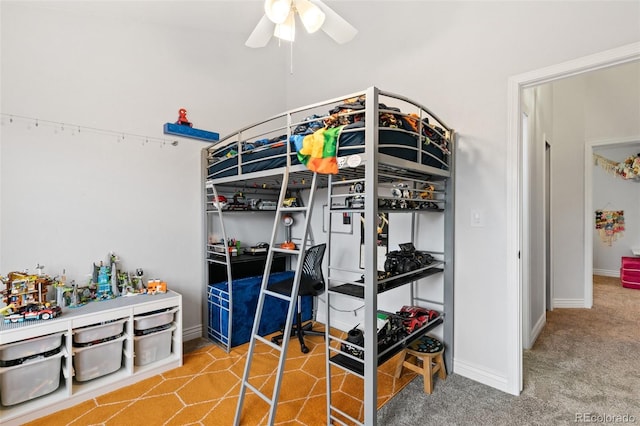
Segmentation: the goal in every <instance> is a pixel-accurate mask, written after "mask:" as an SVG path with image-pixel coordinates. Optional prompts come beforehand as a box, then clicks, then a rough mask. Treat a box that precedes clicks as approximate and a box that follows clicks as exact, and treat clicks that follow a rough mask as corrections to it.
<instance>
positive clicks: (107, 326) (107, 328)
mask: <svg viewBox="0 0 640 426" xmlns="http://www.w3.org/2000/svg"><path fill="white" fill-rule="evenodd" d="M126 321H127V319H126V318H123V319H119V320H116V321H111V322H106V323H103V324H98V325H90V326H88V327H82V328H76V329H74V330H73V342H74V343H89V342H95V341H98V340H102V339H106V338H109V337H114V336H118V335H120V334H122V331H123V330H124V323H125V322H126Z"/></svg>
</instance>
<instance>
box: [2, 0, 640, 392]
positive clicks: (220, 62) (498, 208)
mask: <svg viewBox="0 0 640 426" xmlns="http://www.w3.org/2000/svg"><path fill="white" fill-rule="evenodd" d="M112 3H114V4H116V5H117V4H121V3H122V2H112ZM164 4H165V2H157V3H149V4H147V5H146V7H149V8H150V7H152V6H151V5H153V7H155V6H156V5H164ZM181 4H183V3H181ZM184 4H185V5H187V6H185V7H187V8H190V7H194V8H195V7H198V5H200V6H199V7H202V8H203V10H206V12H207V13H200V14H197V13H196V14H194V17H195V18H199V19H196V21H198V22H200V21H201V20H204V18H207V20H208V21H209V22H210V23H211V24H210V25H209V27H208V28H207V29H206V30H204V29H200V30H198V31H196V30H188V29H186V28H185V27H188V26H189V24H190V22H189V21H188V20H187V21H184V20H182V21H179V20H177V18H176V22H175V24H176V25H178V24H179V25H180V26H181V27H182V28H180V29H179V30H177V29H172V28H171V26H170V25H167V26H164V27H153V26H152V25H146V24H145V22H146V21H144V20H143V21H140V22H137V23H136V24H135V25H127V24H126V23H125V20H124V19H121V20H115V21H114V20H108V19H107V18H105V19H102V18H99V17H92V18H89V17H82V18H77V17H75V16H72V14H71V13H70V12H69V13H64V14H63V13H56V12H55V11H47V12H45V11H34V10H31V9H30V8H27V7H26V6H15V5H13V4H7V3H6V2H3V3H2V9H3V10H2V11H3V16H2V19H3V21H2V36H3V37H2V43H3V44H2V55H3V56H2V67H3V68H2V84H3V93H2V111H3V112H12V113H16V114H17V113H22V114H25V115H30V116H42V117H43V118H44V117H45V116H46V118H49V119H53V120H59V121H73V122H77V123H79V124H84V125H94V126H96V127H98V126H100V127H106V128H115V129H118V130H122V131H129V132H136V133H143V134H149V133H152V132H155V131H157V129H158V128H159V127H160V125H161V123H162V122H165V121H170V120H172V119H173V116H174V114H175V110H176V109H177V108H179V107H181V106H186V107H187V108H188V109H189V110H190V113H191V114H192V115H191V119H192V120H193V121H194V122H195V123H196V124H198V125H201V126H202V127H204V128H209V129H212V130H219V131H221V132H222V133H225V130H229V129H230V128H233V127H236V126H237V125H240V124H246V123H247V122H252V121H254V118H253V117H255V119H257V118H258V117H260V118H261V117H265V116H269V115H271V114H272V113H275V112H277V111H278V110H279V109H281V107H282V106H283V105H286V106H288V107H294V106H299V105H303V104H306V103H311V102H316V101H318V100H319V99H324V98H329V97H334V96H340V95H341V94H342V93H350V92H353V91H355V90H359V89H362V88H364V87H367V86H370V85H377V86H379V87H381V88H382V89H384V90H389V91H392V92H397V93H401V94H404V95H407V96H410V97H412V98H414V99H416V100H418V101H420V102H422V103H423V104H425V105H427V106H428V107H429V108H431V109H432V110H433V111H434V112H436V113H437V114H438V115H439V116H440V117H441V118H442V119H443V120H444V121H445V122H446V123H447V124H448V125H450V126H452V127H454V128H455V129H456V130H457V131H458V132H459V139H458V150H457V154H458V157H457V160H458V162H457V188H456V198H457V200H456V202H457V204H456V249H455V256H456V270H455V273H456V289H455V305H456V307H455V308H456V314H455V320H454V324H455V343H454V344H455V346H454V347H455V350H454V357H455V361H454V362H455V370H456V372H457V373H458V374H463V375H465V376H467V377H471V378H473V379H475V380H479V381H481V382H483V383H487V384H489V385H491V386H495V387H496V388H499V389H503V390H510V389H513V386H510V381H513V380H515V378H513V377H510V374H512V372H513V369H511V368H510V364H509V359H511V358H510V354H508V353H507V352H508V351H507V341H508V338H509V336H507V333H508V330H509V329H510V327H509V324H508V321H507V308H508V306H507V291H508V289H509V288H510V287H509V286H516V285H518V283H516V282H507V279H506V274H507V272H506V269H507V268H506V260H505V259H506V258H507V257H509V256H513V255H514V253H506V250H505V247H506V246H507V241H509V239H510V238H512V237H513V236H511V235H508V233H507V231H506V227H505V220H506V208H507V206H506V199H507V195H506V192H507V184H506V179H505V176H506V175H505V170H506V161H507V159H506V156H505V151H506V149H505V148H506V146H507V144H508V143H515V141H507V140H506V135H507V123H506V119H507V114H506V112H507V102H506V100H507V80H508V77H509V76H512V75H516V74H519V73H523V72H526V71H529V70H533V69H538V68H541V67H545V66H549V65H552V64H556V63H559V62H562V61H566V60H570V59H574V58H577V57H581V56H584V55H588V54H591V53H595V52H599V51H603V50H606V49H610V48H613V47H617V46H621V45H624V44H628V43H631V42H635V41H638V40H640V28H638V25H637V16H638V13H639V12H640V9H639V8H640V5H638V3H636V2H616V1H602V2H588V3H584V2H534V1H532V2H446V1H443V2H432V1H424V2H422V1H407V2H399V1H380V2H367V3H366V5H365V4H364V2H362V1H351V2H346V1H345V2H342V1H340V2H337V1H336V2H331V5H332V6H333V7H334V8H335V9H336V10H338V11H339V13H341V14H342V15H343V16H344V17H345V18H346V19H347V20H349V21H350V22H351V23H353V25H354V26H356V27H357V28H358V29H359V31H360V32H359V34H358V36H357V37H356V39H355V40H353V42H351V43H349V44H347V45H343V46H338V45H336V44H335V43H333V42H332V41H331V40H330V39H328V37H326V36H325V35H324V34H323V33H319V34H318V35H314V36H304V35H302V34H301V36H300V37H299V40H298V41H297V42H296V43H295V45H294V50H293V61H294V62H293V69H294V73H293V74H292V75H291V74H287V73H286V72H285V70H284V68H285V67H283V66H282V65H283V63H282V58H283V57H288V52H284V49H283V50H280V51H279V50H278V48H277V46H275V45H274V44H273V43H272V44H271V45H270V46H269V47H268V48H266V49H263V50H257V51H253V50H251V51H248V50H247V49H244V48H243V47H242V43H243V42H244V39H245V38H246V37H247V35H248V33H249V32H250V30H251V29H252V28H253V26H254V25H255V23H256V22H257V21H258V19H259V17H260V14H261V12H260V10H259V9H260V8H261V6H260V2H257V1H256V2H192V3H189V2H184ZM249 4H251V6H252V7H256V8H257V10H256V11H255V12H251V11H249V7H248V6H249ZM158 7H160V6H158ZM214 12H215V13H214ZM9 13H10V16H7V15H8V14H9ZM209 13H211V14H209ZM180 16H183V15H180ZM27 18H28V19H29V20H35V22H34V23H30V22H28V19H27ZM195 18H194V19H195ZM222 21H224V22H222ZM53 23H58V24H59V28H58V29H54V28H52V25H53ZM172 24H173V22H172ZM198 28H202V27H198ZM94 31H96V32H97V34H96V36H95V37H94V36H92V34H93V33H94ZM185 46H187V47H185ZM74 51H79V55H82V56H81V57H80V56H79V55H74V54H71V53H70V52H74ZM284 54H287V56H284ZM287 69H288V66H287ZM42 70H46V72H43V71H42ZM59 82H61V83H64V84H60V83H59ZM8 85H11V90H9V91H8V92H7V93H5V91H6V90H7V89H6V87H7V86H8ZM69 87H70V89H69ZM245 97H249V98H250V99H252V100H255V102H253V101H252V102H245ZM144 101H149V102H144ZM245 107H248V108H249V110H248V112H247V114H248V115H247V116H245V117H240V116H239V111H240V110H241V108H245ZM246 117H252V118H251V119H249V120H246ZM2 129H3V130H2V132H3V134H4V132H5V130H4V129H5V127H3V128H2ZM554 130H555V129H554ZM554 137H556V139H557V135H555V132H554ZM41 143H42V144H44V143H45V141H42V142H41ZM187 144H188V143H187V142H185V144H184V145H182V144H181V145H180V150H185V152H184V154H183V155H184V161H187V162H189V163H190V161H191V160H190V159H189V158H193V157H195V154H194V155H193V157H191V155H192V151H196V150H197V147H196V146H192V147H191V148H187V146H191V145H187ZM4 146H5V142H4V137H3V142H2V151H3V152H2V162H3V163H2V166H3V168H2V172H1V173H2V176H1V177H2V186H3V192H2V212H1V214H2V216H1V217H2V224H1V226H2V229H1V231H2V238H1V244H2V252H1V253H0V254H1V255H2V258H1V263H0V269H1V270H3V271H5V270H8V269H10V268H14V267H16V268H17V267H26V266H30V265H31V264H33V263H35V262H38V261H40V262H43V263H45V264H46V263H47V262H50V261H49V259H42V258H39V259H36V258H34V256H32V255H31V254H30V252H27V251H22V252H20V253H19V254H18V255H13V254H11V255H10V256H11V261H9V260H5V253H7V252H8V251H9V250H10V248H11V247H12V246H14V245H16V244H18V245H19V244H20V243H19V242H18V241H17V239H18V238H26V237H28V238H35V236H36V232H35V230H33V229H32V224H33V223H32V222H31V221H29V222H26V223H22V222H19V223H18V224H16V223H14V222H10V221H9V220H8V216H7V215H9V214H11V215H12V216H11V217H12V218H15V217H17V214H15V213H12V212H13V211H14V210H13V209H15V207H12V206H8V203H9V202H15V203H17V204H22V203H25V202H26V201H27V200H33V199H35V198H36V196H37V189H35V188H24V191H22V192H19V191H17V190H16V191H13V192H12V195H19V198H18V199H9V198H8V197H7V194H6V191H7V190H6V188H8V187H9V186H13V185H18V187H20V185H21V183H20V182H19V181H18V178H17V177H14V176H13V175H10V174H9V173H8V171H7V170H6V169H5V167H8V166H5V165H7V164H9V163H11V162H14V161H16V157H14V156H13V155H12V156H11V157H9V155H8V154H6V153H5V152H4V151H5V149H4ZM18 148H19V147H18ZM163 149H164V148H163ZM146 151H149V152H151V153H153V151H152V150H150V149H147V150H146ZM134 152H135V151H134ZM163 152H164V151H163ZM178 152H182V151H178ZM150 155H153V154H150ZM181 155H182V154H181ZM26 156H27V155H26V154H25V157H26ZM18 158H19V157H18ZM135 158H136V159H141V158H143V156H142V155H141V154H138V155H137V156H136V157H135ZM83 159H84V160H85V161H91V160H95V157H94V156H93V155H92V153H86V154H85V155H84V156H83ZM73 166H74V165H73V164H68V163H65V164H60V168H61V169H63V170H64V171H63V173H64V174H65V176H67V178H68V179H69V180H70V181H71V182H73V180H72V177H73V176H76V175H75V174H73V173H72V172H71V171H67V170H71V169H73ZM193 167H194V168H196V167H198V166H197V165H195V164H194V165H193ZM11 171H12V172H13V171H15V168H12V169H11ZM181 173H185V174H187V177H185V181H184V186H181V187H180V188H179V187H178V186H179V185H178V184H177V183H176V184H172V185H169V187H168V188H166V197H167V198H169V199H172V200H174V199H175V200H176V201H178V202H181V201H185V205H184V206H181V207H182V208H181V209H180V210H179V211H176V216H175V217H173V218H172V219H173V221H172V222H171V221H167V220H165V219H166V217H164V216H163V217H161V218H158V219H149V220H151V221H152V222H150V224H151V225H153V227H151V228H149V230H148V231H146V232H145V233H144V234H143V235H141V237H140V240H141V241H145V240H147V239H150V238H151V237H153V235H155V234H156V233H157V232H158V229H161V230H162V231H161V232H165V230H166V229H167V228H173V230H172V234H171V235H172V236H175V235H178V234H180V235H182V237H180V238H179V241H178V240H175V239H173V240H172V241H171V242H172V244H175V245H178V246H182V247H187V246H189V247H192V246H197V247H199V246H200V244H201V237H200V235H201V233H202V224H201V219H200V217H201V211H200V206H196V205H195V204H197V203H194V202H192V201H191V199H192V198H193V197H199V196H200V193H199V190H193V189H192V187H198V185H199V181H198V177H197V176H195V175H196V173H195V172H193V175H192V174H191V172H190V171H189V170H182V172H181ZM176 174H177V172H176ZM137 176H138V175H137V174H134V173H131V175H130V177H131V179H135V178H136V177H137ZM154 176H155V175H154ZM174 177H176V179H177V178H178V177H179V176H177V175H174ZM168 180H169V181H171V182H175V181H174V180H172V179H168ZM163 182H166V181H163ZM149 190H151V189H149ZM180 191H184V192H186V194H180ZM79 192H81V189H77V190H75V191H72V192H71V194H70V195H75V194H77V193H79ZM145 194H146V193H145ZM51 198H54V197H51ZM68 198H69V196H67V199H68ZM57 199H60V198H57ZM154 199H155V198H153V197H149V198H147V197H145V198H144V200H143V201H145V203H143V204H149V203H148V202H147V201H153V200H154ZM187 199H188V200H189V201H187ZM87 201H90V200H87ZM91 201H95V202H96V204H97V202H98V201H101V198H100V197H98V196H93V198H92V199H91ZM89 204H90V203H87V205H89ZM65 206H66V204H64V203H56V204H55V205H54V206H52V207H55V208H61V207H65ZM471 209H478V210H481V211H484V212H485V215H486V216H485V218H484V219H485V226H484V227H480V228H478V227H471V225H470V220H469V218H470V210H471ZM93 214H96V212H94V211H92V212H91V213H89V214H88V215H87V216H89V215H93ZM102 218H103V221H104V222H107V219H109V216H108V215H102ZM86 220H91V219H86ZM178 222H179V223H180V225H178V224H176V223H178ZM118 225H120V226H123V227H124V226H127V225H126V222H124V221H121V222H119V223H118V224H116V225H115V226H114V228H116V227H117V226H118ZM15 226H19V227H20V228H21V229H22V230H23V234H21V235H20V236H18V235H17V234H16V233H13V234H12V235H11V238H9V237H8V236H7V237H5V235H6V234H5V232H8V231H7V230H8V229H9V228H10V227H15ZM189 226H193V228H194V229H193V230H192V229H190V228H189V230H187V231H185V232H186V233H185V234H181V233H180V232H178V230H177V229H176V228H178V227H180V228H179V229H184V228H186V227H189ZM174 227H175V228H174ZM107 237H108V239H106V240H104V243H102V244H100V245H101V246H102V245H104V248H102V247H96V244H97V243H99V242H98V241H96V240H95V239H92V238H90V237H89V236H86V237H84V236H82V235H81V236H77V235H76V236H74V238H76V241H75V244H74V247H85V246H88V247H89V248H90V250H91V253H90V254H89V255H86V256H85V255H83V251H81V249H79V248H78V249H77V251H76V254H77V256H74V258H83V259H84V258H85V257H88V258H89V259H91V260H93V259H94V258H95V257H96V256H100V255H102V254H103V253H104V251H105V250H112V249H113V250H118V247H117V245H118V244H117V243H118V242H119V241H117V240H115V239H112V238H109V236H108V235H107ZM46 241H47V242H46V243H47V244H48V245H49V249H48V251H47V253H48V254H49V256H50V258H51V262H54V260H53V258H55V257H56V255H57V249H56V247H57V246H55V245H54V243H53V242H52V241H53V239H50V240H46ZM93 241H96V242H93ZM139 244H140V245H139V246H138V247H137V248H136V250H135V251H134V252H132V253H131V254H129V253H126V252H122V253H121V255H122V256H123V257H125V259H127V258H131V259H132V262H135V263H136V264H140V265H141V266H143V267H144V266H148V267H149V268H151V269H154V270H155V269H157V270H158V273H162V274H163V275H164V276H167V277H168V278H170V281H173V280H175V281H180V282H181V283H185V284H180V287H179V290H180V291H182V292H184V293H186V294H187V302H188V303H191V304H200V303H201V302H202V300H201V299H200V298H199V295H200V293H199V292H200V291H201V290H200V288H201V284H200V279H201V275H200V271H199V270H200V269H201V262H200V259H202V256H199V257H198V258H197V260H196V259H192V256H190V255H187V254H185V253H184V252H183V251H178V250H177V249H174V248H173V247H172V245H165V246H163V248H162V251H163V252H165V250H166V252H165V254H164V255H163V259H172V261H171V262H170V263H160V262H158V263H155V261H154V263H149V262H151V261H152V260H153V259H152V256H151V254H146V253H148V246H147V245H145V246H142V244H143V243H139ZM153 248H154V249H157V247H153ZM87 251H88V250H87ZM143 255H146V257H144V258H143ZM7 256H9V255H8V254H7ZM49 264H50V265H51V263H49ZM76 265H77V266H76V267H77V269H78V270H83V268H88V266H85V265H87V261H84V260H83V261H79V262H77V264H76ZM165 270H166V271H167V272H166V275H165V272H164V271H165ZM168 274H176V275H173V276H169V275H168ZM174 277H175V278H174ZM196 282H197V284H196ZM192 285H193V286H194V287H195V286H197V287H198V291H192V287H191V286H192ZM198 321H199V318H198V317H197V314H196V313H188V314H187V316H186V318H185V325H187V326H194V325H195V324H197V322H198ZM487 341H491V344H490V345H487V344H486V342H487Z"/></svg>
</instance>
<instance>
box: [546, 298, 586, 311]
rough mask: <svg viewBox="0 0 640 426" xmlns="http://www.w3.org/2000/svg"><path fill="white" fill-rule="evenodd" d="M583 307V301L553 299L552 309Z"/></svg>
mask: <svg viewBox="0 0 640 426" xmlns="http://www.w3.org/2000/svg"><path fill="white" fill-rule="evenodd" d="M584 307H585V306H584V299H553V309H556V308H584Z"/></svg>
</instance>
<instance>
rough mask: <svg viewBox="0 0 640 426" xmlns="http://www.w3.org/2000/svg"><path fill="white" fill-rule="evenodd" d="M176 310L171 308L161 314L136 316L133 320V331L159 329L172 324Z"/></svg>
mask: <svg viewBox="0 0 640 426" xmlns="http://www.w3.org/2000/svg"><path fill="white" fill-rule="evenodd" d="M177 311H178V308H172V309H169V310H166V311H162V312H154V313H150V314H143V315H137V316H135V317H134V318H133V329H134V330H146V329H148V328H154V327H159V326H162V325H166V324H170V323H172V322H173V314H174V313H176V312H177Z"/></svg>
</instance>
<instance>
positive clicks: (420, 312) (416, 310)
mask: <svg viewBox="0 0 640 426" xmlns="http://www.w3.org/2000/svg"><path fill="white" fill-rule="evenodd" d="M398 315H400V316H401V317H402V318H403V320H402V324H403V325H404V327H405V329H406V331H407V333H413V332H414V331H416V330H417V329H419V328H420V327H422V326H423V325H425V324H426V323H428V322H429V321H433V320H434V319H436V318H438V316H440V313H438V311H434V310H431V309H426V308H421V307H419V306H403V307H402V308H401V309H400V312H398Z"/></svg>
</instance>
